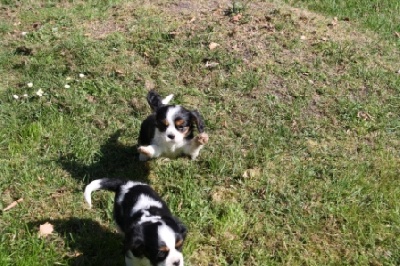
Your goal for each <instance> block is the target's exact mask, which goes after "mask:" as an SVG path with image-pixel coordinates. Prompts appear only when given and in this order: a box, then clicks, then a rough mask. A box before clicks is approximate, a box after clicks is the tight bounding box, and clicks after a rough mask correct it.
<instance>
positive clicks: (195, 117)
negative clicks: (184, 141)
mask: <svg viewBox="0 0 400 266" xmlns="http://www.w3.org/2000/svg"><path fill="white" fill-rule="evenodd" d="M190 116H191V120H192V121H193V122H194V123H196V126H197V130H198V131H199V133H203V132H204V121H203V118H202V117H201V115H200V113H199V112H198V111H197V110H194V111H191V112H190Z"/></svg>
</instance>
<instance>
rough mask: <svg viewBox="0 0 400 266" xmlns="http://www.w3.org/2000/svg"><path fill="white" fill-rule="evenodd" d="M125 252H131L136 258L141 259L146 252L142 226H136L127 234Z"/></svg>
mask: <svg viewBox="0 0 400 266" xmlns="http://www.w3.org/2000/svg"><path fill="white" fill-rule="evenodd" d="M124 250H125V252H127V251H128V250H130V251H131V252H132V254H133V255H134V256H136V257H141V256H142V255H143V251H144V238H143V231H142V226H141V225H135V226H134V227H133V228H132V229H131V230H130V231H129V232H127V233H126V234H125V239H124Z"/></svg>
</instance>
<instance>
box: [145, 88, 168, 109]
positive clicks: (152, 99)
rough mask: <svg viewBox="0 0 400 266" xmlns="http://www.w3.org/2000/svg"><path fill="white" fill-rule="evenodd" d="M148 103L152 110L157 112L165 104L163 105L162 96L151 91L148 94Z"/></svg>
mask: <svg viewBox="0 0 400 266" xmlns="http://www.w3.org/2000/svg"><path fill="white" fill-rule="evenodd" d="M147 102H148V103H149V105H150V107H151V110H153V111H154V112H155V111H157V109H159V108H160V107H161V106H163V105H164V104H163V103H162V98H161V96H160V95H159V94H158V93H157V92H155V91H154V90H150V91H149V93H148V94H147Z"/></svg>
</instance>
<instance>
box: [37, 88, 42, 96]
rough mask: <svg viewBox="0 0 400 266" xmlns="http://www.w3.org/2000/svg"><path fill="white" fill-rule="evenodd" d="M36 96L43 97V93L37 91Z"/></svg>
mask: <svg viewBox="0 0 400 266" xmlns="http://www.w3.org/2000/svg"><path fill="white" fill-rule="evenodd" d="M36 95H37V96H39V97H42V96H43V91H42V89H39V90H38V91H37V92H36Z"/></svg>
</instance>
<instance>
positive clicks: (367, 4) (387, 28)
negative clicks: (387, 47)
mask: <svg viewBox="0 0 400 266" xmlns="http://www.w3.org/2000/svg"><path fill="white" fill-rule="evenodd" d="M285 2H287V3H291V4H293V5H296V6H300V7H307V8H309V9H311V10H314V11H317V12H322V13H326V14H329V15H331V16H336V17H337V18H338V19H340V20H351V21H354V22H356V23H359V24H361V25H363V26H364V27H366V28H369V29H372V30H374V31H376V32H379V33H380V34H382V35H384V36H386V37H387V38H390V39H393V40H395V39H397V40H398V39H399V36H397V35H396V32H397V33H400V17H399V13H400V3H399V1H393V0H383V1H377V0H373V1H371V0H362V1H358V0H350V1H344V0H318V1H308V0H285ZM397 44H399V42H398V41H397Z"/></svg>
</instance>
